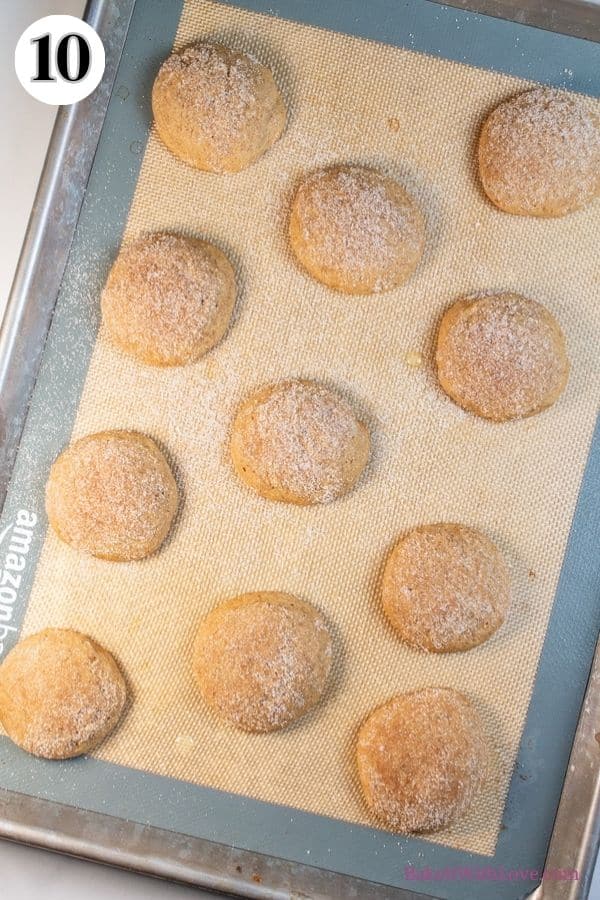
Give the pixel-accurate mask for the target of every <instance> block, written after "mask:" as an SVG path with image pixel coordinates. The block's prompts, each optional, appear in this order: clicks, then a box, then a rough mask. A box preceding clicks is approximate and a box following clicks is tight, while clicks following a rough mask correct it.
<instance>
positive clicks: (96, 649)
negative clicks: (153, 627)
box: [0, 628, 127, 759]
mask: <svg viewBox="0 0 600 900" xmlns="http://www.w3.org/2000/svg"><path fill="white" fill-rule="evenodd" d="M126 699H127V690H126V687H125V681H124V680H123V676H122V675H121V672H120V671H119V668H118V666H117V664H116V662H115V661H114V659H113V657H112V656H111V654H110V653H109V652H108V651H107V650H105V649H104V648H103V647H101V646H100V645H99V644H97V643H96V642H95V641H93V640H92V639H91V638H90V637H87V636H86V635H84V634H79V632H77V631H70V630H69V629H63V628H47V629H46V630H45V631H40V632H39V633H38V634H34V635H31V637H28V638H25V640H22V641H20V642H19V643H18V644H17V645H16V647H14V648H13V649H12V650H11V651H10V653H9V654H8V656H7V657H6V659H5V660H4V662H3V663H2V665H1V666H0V721H1V722H2V725H3V726H4V728H5V729H6V732H7V734H8V736H9V737H10V739H11V740H12V741H14V742H15V744H17V745H18V746H19V747H21V748H22V749H23V750H26V751H27V752H28V753H33V754H34V755H35V756H43V757H44V758H45V759H70V758H71V757H73V756H80V755H81V754H82V753H87V752H88V751H90V750H93V749H94V747H97V746H98V744H100V743H101V741H103V740H104V738H105V737H106V736H107V735H108V734H110V732H111V731H112V730H113V728H114V727H115V725H116V724H117V722H118V721H119V719H120V717H121V714H122V712H123V709H124V707H125V701H126Z"/></svg>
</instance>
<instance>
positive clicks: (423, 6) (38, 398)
mask: <svg viewBox="0 0 600 900" xmlns="http://www.w3.org/2000/svg"><path fill="white" fill-rule="evenodd" d="M229 5H232V6H239V7H243V8H245V9H249V10H252V11H255V12H262V13H266V14H271V15H279V16H282V17H283V18H288V19H293V20H296V21H301V22H304V23H305V24H310V25H315V26H320V27H324V28H330V29H334V30H337V31H345V32H347V33H350V34H354V35H356V36H359V37H365V38H369V39H374V40H379V41H383V42H386V43H389V44H393V45H396V46H399V47H405V48H408V49H411V50H414V51H418V52H424V53H428V54H432V55H439V56H443V57H445V58H447V59H452V60H455V61H458V62H464V63H468V64H470V65H474V66H479V67H483V68H487V69H496V70H498V71H502V72H505V73H508V74H512V75H516V76H519V77H525V78H530V79H532V80H536V81H540V82H545V83H548V84H552V85H555V86H559V87H569V88H570V89H572V90H578V91H582V92H585V93H589V94H592V95H594V96H600V45H597V44H593V43H591V42H588V41H582V40H580V39H577V38H572V37H566V36H563V35H558V34H553V33H550V32H545V31H540V30H538V29H534V28H529V27H526V26H522V25H517V24H514V23H511V22H505V21H501V20H498V19H492V18H490V17H486V16H480V15H475V14H473V13H468V12H465V11H462V10H457V9H455V8H449V7H442V6H439V5H437V4H434V3H430V2H428V0H403V2H398V0H371V3H369V4H366V3H364V0H333V2H328V3H327V2H321V3H317V2H314V0H278V2H276V0H253V2H251V0H246V2H243V3H236V2H231V3H230V4H229ZM181 8H182V2H181V0H168V2H164V0H137V3H136V7H135V10H134V14H133V18H132V22H131V26H130V30H129V34H128V37H127V42H126V44H125V49H124V53H123V57H122V60H121V64H120V67H119V71H118V74H117V79H116V82H115V89H114V92H113V96H112V97H111V101H110V104H109V108H108V112H107V116H106V120H105V123H104V127H103V131H102V135H101V139H100V143H99V146H98V151H97V154H96V157H95V160H94V166H93V169H92V172H91V176H90V180H89V184H88V189H87V193H86V197H85V201H84V204H83V207H82V211H81V215H80V219H79V223H78V228H77V232H76V236H75V240H74V242H73V246H72V249H71V254H70V257H69V263H68V265H67V269H66V272H65V277H64V281H63V285H62V288H61V293H60V296H59V299H58V302H57V306H56V311H55V315H54V318H53V322H52V327H51V329H50V333H49V336H48V340H47V344H46V348H45V352H44V359H43V361H42V366H41V369H40V374H39V377H38V382H37V385H36V389H35V392H34V396H33V398H32V402H31V406H30V411H29V414H28V418H27V422H26V426H25V431H24V434H23V438H22V442H21V448H20V452H19V455H18V458H17V462H16V465H15V469H14V473H13V478H12V481H11V485H10V487H9V492H8V495H7V500H6V503H5V505H4V509H3V512H2V517H1V518H0V542H1V540H2V537H1V536H2V535H3V534H4V531H5V529H7V528H8V529H10V527H11V524H12V523H14V521H15V517H16V515H17V511H18V510H19V509H27V510H28V511H29V512H35V514H36V515H37V517H38V523H37V525H36V527H35V529H34V531H33V537H32V543H31V547H30V551H29V557H28V559H29V562H28V567H27V569H26V571H25V573H24V577H23V581H22V583H21V585H20V590H19V595H18V597H17V599H16V601H15V604H14V607H13V609H12V618H11V619H10V622H6V621H4V620H3V619H2V618H1V617H0V634H1V633H2V631H1V626H2V625H3V624H4V625H6V624H8V625H9V626H10V628H13V629H15V630H14V631H10V632H9V633H8V636H7V638H6V640H5V641H4V650H7V649H8V648H9V647H10V646H12V644H14V643H15V642H16V639H17V637H18V630H19V627H20V625H21V623H22V621H23V618H24V615H25V611H26V607H27V597H28V593H29V590H30V587H31V584H32V582H33V577H34V572H35V563H36V561H37V558H38V556H39V552H40V550H41V546H42V543H43V539H44V533H45V530H46V520H45V515H44V510H43V488H44V483H45V479H46V474H47V470H48V467H49V465H50V463H51V462H52V460H53V459H54V458H55V456H56V455H57V454H58V452H59V451H60V450H61V449H62V447H63V446H64V445H65V444H66V443H67V442H68V439H69V435H70V432H71V429H72V425H73V421H74V418H75V414H76V411H77V406H78V403H79V398H80V394H81V389H82V386H83V382H84V379H85V376H86V372H87V368H88V364H89V360H90V357H91V353H92V349H93V345H94V341H95V339H96V333H97V329H98V324H99V312H98V296H99V292H100V289H101V287H102V284H103V282H104V279H105V276H106V273H107V270H108V267H109V265H110V261H111V260H112V258H113V256H114V255H115V253H116V251H117V249H118V246H119V243H120V240H121V235H122V232H123V228H124V225H125V222H126V219H127V214H128V211H129V206H130V203H131V199H132V196H133V192H134V190H135V185H136V182H137V177H138V174H139V169H140V164H141V160H142V157H143V153H144V149H145V146H146V142H147V139H148V133H149V126H150V98H149V89H150V85H151V83H152V78H153V75H154V73H155V72H156V70H157V68H158V65H159V63H160V61H161V60H162V59H163V58H164V57H165V56H166V55H167V54H168V52H169V51H170V49H171V45H172V42H173V39H174V35H175V31H176V28H177V24H178V21H179V17H180V14H181ZM598 535H600V426H598V427H597V428H596V432H595V435H594V438H593V441H592V445H591V449H590V454H589V458H588V462H587V466H586V471H585V475H584V478H583V481H582V485H581V489H580V495H579V499H578V502H577V507H576V511H575V516H574V520H573V524H572V528H571V533H570V537H569V541H568V545H567V550H566V555H565V559H564V562H563V567H562V570H561V576H560V580H559V584H558V589H557V594H556V600H555V604H554V609H553V613H552V616H551V619H550V623H549V627H548V632H547V636H546V640H545V644H544V648H543V652H542V655H541V659H540V664H539V669H538V674H537V678H536V683H535V687H534V691H533V695H532V700H531V704H530V709H529V713H528V717H527V722H526V726H525V730H524V734H523V738H522V741H521V746H520V750H519V756H518V761H517V765H516V767H515V772H514V775H513V778H512V782H511V785H510V791H509V795H508V800H507V804H506V808H505V815H504V822H503V830H502V831H501V834H500V837H499V840H498V845H497V849H496V853H495V856H494V857H483V856H477V855H476V854H469V853H464V852H461V851H455V850H450V849H448V848H445V847H442V846H439V845H436V844H435V843H432V842H429V841H425V840H417V839H412V838H398V837H397V836H394V835H390V834H388V833H386V832H384V831H381V830H377V829H372V828H367V827H362V826H356V825H351V824H348V823H345V822H341V821H337V820H332V819H328V818H325V817H322V816H316V815H313V814H310V813H303V812H299V811H297V810H294V809H289V808H287V807H283V806H275V805H272V804H268V803H263V802H261V801H256V800H251V799H248V798H244V797H239V796H236V795H232V794H228V793H225V792H222V791H216V790H213V789H208V788H203V787H198V786H196V785H191V784H189V783H186V782H181V781H176V780H174V779H169V778H165V777H162V776H156V775H153V774H150V773H144V772H140V771H138V770H134V769H130V768H127V767H124V766H118V765H114V764H110V763H106V762H102V761H99V760H96V759H90V758H83V759H78V760H74V761H70V762H68V763H50V762H46V761H43V760H38V759H34V758H33V757H29V756H27V755H26V754H24V753H21V752H20V751H19V750H18V749H17V748H16V747H14V746H13V745H12V744H11V743H10V742H9V741H8V740H6V739H4V738H2V739H0V748H1V751H0V758H1V764H0V787H4V788H7V789H9V790H13V791H17V792H21V793H24V794H28V795H31V796H36V797H40V798H45V799H48V800H53V801H56V802H59V803H65V804H69V805H73V806H77V807H80V808H83V809H87V810H90V811H97V812H102V813H106V814H109V815H113V816H117V817H120V818H126V819H130V820H133V821H137V822H141V823H143V824H148V825H154V826H157V827H160V828H166V829H170V830H172V831H178V832H181V833H184V834H189V835H192V836H196V837H200V838H206V839H209V840H213V841H216V842H218V843H224V844H229V845H233V846H236V847H239V848H243V849H250V850H253V851H255V852H259V853H265V854H269V855H273V856H278V857H281V858H284V859H289V860H294V861H298V862H303V863H307V864H309V865H313V866H317V867H322V868H326V869H332V870H334V871H339V872H342V873H345V874H348V875H353V876H356V877H359V878H363V879H367V880H371V881H374V882H380V883H384V884H389V885H394V886H398V887H405V888H409V889H411V890H412V891H415V892H420V891H422V892H425V893H435V895H436V896H438V897H442V898H448V900H470V898H473V900H475V898H476V900H479V898H480V897H481V896H482V894H483V893H485V895H486V896H488V897H491V898H498V900H500V898H515V897H520V896H523V895H525V894H528V893H530V891H532V890H533V888H534V887H535V881H529V882H527V883H523V882H519V883H518V884H515V883H514V882H512V881H508V880H506V881H493V882H479V881H473V882H471V883H466V882H461V881H452V880H450V881H444V882H435V883H432V882H421V883H416V882H414V881H412V880H406V879H405V877H404V867H405V866H407V865H413V866H415V867H417V868H422V867H424V866H429V867H431V868H432V869H444V868H447V867H452V868H454V867H465V866H472V867H475V868H484V867H487V866H494V867H497V868H502V867H503V868H504V869H505V870H506V871H508V870H518V869H522V870H525V869H526V870H533V869H538V870H541V869H542V868H543V862H544V859H545V856H546V852H547V846H548V841H549V838H550V833H551V829H552V825H553V820H554V816H555V812H556V808H557V805H558V800H559V796H560V790H561V787H562V783H563V780H564V774H565V770H566V766H567V762H568V757H569V752H570V748H571V745H572V741H573V736H574V732H575V728H576V724H577V719H578V716H579V709H580V705H581V701H582V698H583V693H584V690H585V686H586V682H587V678H588V674H589V669H590V665H591V661H592V657H593V653H594V648H595V643H596V638H597V635H598V631H599V629H600V553H599V552H598ZM1 653H2V649H1V648H0V654H1ZM550 751H551V752H550Z"/></svg>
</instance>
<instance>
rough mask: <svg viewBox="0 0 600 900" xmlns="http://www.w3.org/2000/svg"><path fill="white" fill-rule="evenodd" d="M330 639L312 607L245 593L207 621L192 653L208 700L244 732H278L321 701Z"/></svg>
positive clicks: (286, 597) (276, 595) (277, 595)
mask: <svg viewBox="0 0 600 900" xmlns="http://www.w3.org/2000/svg"><path fill="white" fill-rule="evenodd" d="M330 667H331V637H330V635H329V631H328V629H327V625H326V624H325V621H324V620H323V619H322V617H321V616H320V614H319V613H318V612H317V610H315V609H314V608H313V607H312V606H310V605H309V604H308V603H304V602H303V601H302V600H298V599H297V598H296V597H293V596H291V595H290V594H282V593H278V592H268V591H265V592H261V593H255V594H242V595H241V596H240V597H236V598H235V599H233V600H229V601H227V602H226V603H222V604H221V605H220V606H217V607H216V609H214V610H213V611H212V612H211V613H209V615H208V616H207V617H206V618H205V619H204V621H203V622H202V624H201V626H200V630H199V631H198V636H197V638H196V643H195V646H194V671H195V675H196V679H197V681H198V686H199V688H200V692H201V694H202V697H203V698H204V700H205V702H206V703H207V704H208V706H209V707H210V708H211V709H212V710H213V711H214V712H215V713H216V714H217V715H218V716H220V717H221V718H222V719H225V720H226V721H227V722H229V723H230V724H232V725H235V726H236V727H237V728H241V729H242V730H243V731H257V732H259V731H276V730H277V729H279V728H284V727H285V726H286V725H289V724H290V723H291V722H294V721H295V720H296V719H298V718H299V717H300V716H303V715H304V713H306V712H308V710H309V709H311V708H312V707H313V706H314V705H315V704H316V703H317V702H318V701H319V699H320V697H321V695H322V693H323V691H324V689H325V683H326V681H327V676H328V674H329V669H330Z"/></svg>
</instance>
